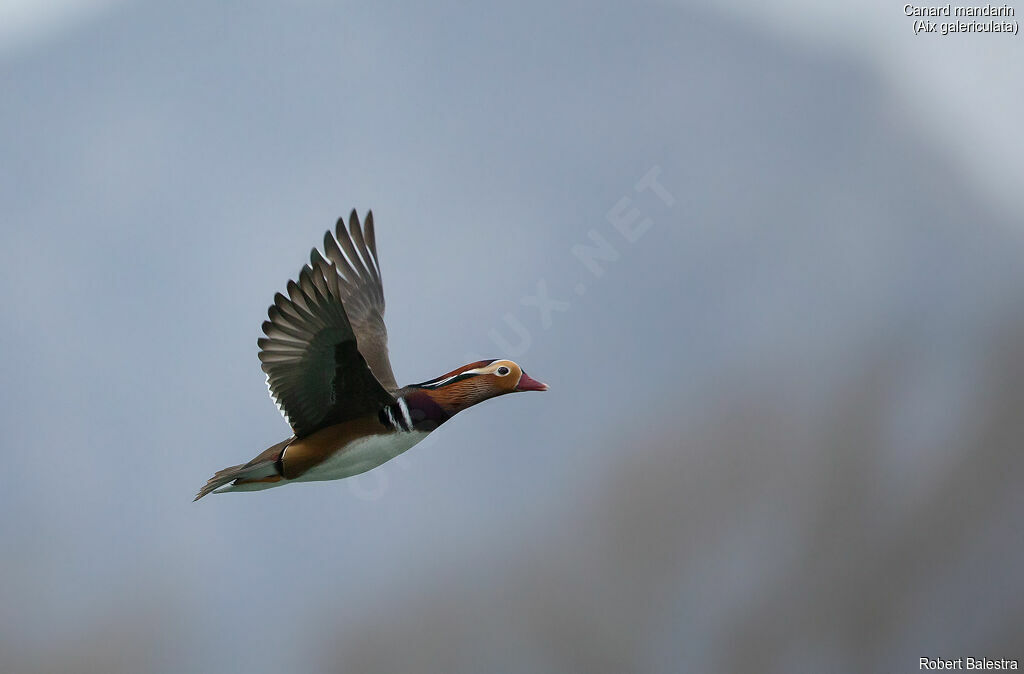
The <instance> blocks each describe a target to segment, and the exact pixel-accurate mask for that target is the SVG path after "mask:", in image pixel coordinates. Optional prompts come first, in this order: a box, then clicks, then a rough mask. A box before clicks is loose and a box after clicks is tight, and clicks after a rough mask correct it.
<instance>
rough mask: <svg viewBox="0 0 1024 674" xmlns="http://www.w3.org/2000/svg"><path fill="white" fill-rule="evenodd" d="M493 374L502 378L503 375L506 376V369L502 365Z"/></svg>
mask: <svg viewBox="0 0 1024 674" xmlns="http://www.w3.org/2000/svg"><path fill="white" fill-rule="evenodd" d="M494 373H495V374H497V375H498V376H499V377H504V376H505V375H507V374H508V368H507V367H505V366H504V365H502V366H501V367H499V368H498V369H497V370H495V371H494Z"/></svg>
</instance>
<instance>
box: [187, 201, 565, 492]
mask: <svg viewBox="0 0 1024 674" xmlns="http://www.w3.org/2000/svg"><path fill="white" fill-rule="evenodd" d="M324 249H325V251H326V255H327V259H329V260H330V262H328V261H327V259H325V258H324V256H323V255H321V254H320V252H319V251H317V250H316V249H313V252H312V253H311V256H310V265H307V266H305V267H303V269H302V271H301V272H300V274H299V281H298V282H297V283H296V282H294V281H289V283H288V297H285V296H284V295H282V294H281V293H278V294H277V295H276V296H275V297H274V305H273V306H271V307H270V309H269V311H268V315H269V318H270V320H269V321H267V322H265V323H264V324H263V331H264V333H265V334H266V337H264V338H261V339H260V340H259V346H260V349H261V350H260V360H261V361H262V363H263V370H264V372H266V373H267V385H268V388H269V389H270V393H271V397H272V398H273V399H274V401H275V402H276V403H277V404H278V408H279V409H280V410H281V412H282V414H283V415H284V416H285V419H286V420H287V421H288V422H289V424H290V425H291V427H292V431H293V434H292V436H291V437H290V438H288V439H286V440H283V441H281V442H279V443H277V444H276V445H273V446H271V447H269V448H267V449H266V450H264V451H263V452H262V453H260V454H259V455H257V456H256V457H255V458H253V459H252V460H251V461H249V462H248V463H245V464H240V465H237V466H230V467H228V468H225V469H223V470H220V471H218V472H217V473H215V474H214V476H213V477H211V478H210V479H209V480H208V481H207V483H206V485H205V486H204V487H203V488H202V489H201V490H200V491H199V493H198V494H197V495H196V500H199V499H200V498H202V497H203V496H206V495H207V494H210V493H222V492H233V491H259V490H263V489H270V488H273V487H279V486H282V485H285V484H289V483H291V482H315V481H324V480H338V479H342V478H346V477H351V476H353V475H358V474H360V473H365V472H366V471H368V470H372V469H373V468H376V467H377V466H380V465H381V464H383V463H386V462H387V461H390V460H391V459H393V458H395V457H396V456H398V455H399V454H401V453H403V452H405V451H407V450H409V449H410V448H412V447H413V446H415V445H416V444H417V443H419V442H421V441H422V440H423V439H424V438H426V437H427V436H428V435H429V434H430V433H432V432H433V431H434V430H436V429H437V428H438V427H439V426H441V425H442V424H443V423H445V422H446V421H448V420H449V419H451V418H452V417H453V416H455V415H456V414H458V413H459V412H461V411H463V410H465V409H468V408H469V407H472V406H473V405H476V404H478V403H480V402H483V401H484V400H487V399H489V398H493V397H496V396H500V395H504V394H506V393H513V392H517V391H544V390H547V385H546V384H542V383H540V382H538V381H536V380H534V379H532V378H531V377H529V376H528V375H527V374H526V373H525V372H523V370H522V369H521V368H520V367H519V366H518V365H517V364H516V363H514V362H513V361H511V360H500V359H495V360H482V361H477V362H475V363H469V364H467V365H463V366H462V367H459V368H457V369H455V370H452V371H451V372H448V373H446V374H444V375H441V376H440V377H437V378H435V379H432V380H430V381H426V382H422V383H420V384H413V385H410V386H405V387H402V388H398V386H397V385H396V384H395V383H394V375H393V374H392V372H391V365H390V362H389V360H388V355H387V331H386V329H385V327H384V321H383V313H384V295H383V289H382V287H381V282H380V266H379V262H378V259H377V251H376V241H375V235H374V231H373V215H372V213H369V214H368V215H367V218H366V227H365V233H364V229H363V227H361V226H360V224H359V221H358V218H357V216H356V214H355V211H353V212H352V215H351V217H350V222H349V229H348V230H346V229H345V226H344V220H339V221H338V225H337V234H336V236H332V234H331V232H327V234H326V235H325V237H324Z"/></svg>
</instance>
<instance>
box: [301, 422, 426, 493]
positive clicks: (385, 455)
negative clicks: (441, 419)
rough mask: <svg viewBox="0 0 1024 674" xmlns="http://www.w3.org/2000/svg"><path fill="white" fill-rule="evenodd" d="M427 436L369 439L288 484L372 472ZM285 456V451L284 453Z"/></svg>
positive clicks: (405, 434)
mask: <svg viewBox="0 0 1024 674" xmlns="http://www.w3.org/2000/svg"><path fill="white" fill-rule="evenodd" d="M427 435H428V434H427V433H421V432H419V431H412V432H411V433H388V434H387V435H371V436H369V437H366V438H362V439H360V440H356V441H354V442H350V443H349V444H348V446H346V447H344V448H343V449H341V450H339V451H337V452H335V453H334V454H333V455H332V456H331V458H329V459H327V460H326V461H324V462H323V463H321V464H320V465H318V466H315V467H313V468H310V469H309V470H308V471H306V472H305V473H303V474H302V476H300V477H298V478H296V479H294V480H291V482H313V481H316V480H340V479H341V478H343V477H352V476H353V475H359V474H360V473H365V472H366V471H368V470H372V469H373V468H376V467H377V466H379V465H381V464H382V463H386V462H388V461H390V460H391V459H393V458H395V457H396V456H398V455H399V454H401V453H402V452H404V451H406V450H407V449H409V448H410V447H412V446H413V445H415V444H416V443H417V442H419V441H420V440H422V439H423V438H425V437H427ZM285 451H286V453H287V450H285Z"/></svg>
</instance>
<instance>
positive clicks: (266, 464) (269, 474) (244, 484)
mask: <svg viewBox="0 0 1024 674" xmlns="http://www.w3.org/2000/svg"><path fill="white" fill-rule="evenodd" d="M291 441H292V438H289V439H288V440H285V441H284V442H279V443H278V444H276V445H274V446H273V447H270V448H269V449H267V450H266V451H264V452H263V453H262V454H260V455H259V456H257V457H256V458H255V459H253V460H252V461H250V462H249V463H242V464H239V465H237V466H228V467H227V468H224V469H223V470H218V471H217V472H216V473H214V474H213V477H211V478H210V479H209V480H207V481H206V484H205V485H203V488H202V489H200V490H199V493H198V494H196V497H195V498H194V499H192V501H193V502H195V501H198V500H199V499H201V498H203V497H204V496H206V495H207V494H211V493H214V492H218V493H220V492H225V491H252V490H254V489H266V488H268V487H272V486H274V484H276V483H277V482H280V481H281V480H283V479H284V478H283V477H282V476H281V455H282V454H283V453H284V448H285V447H287V446H288V443H290V442H291ZM229 482H230V483H231V484H230V485H229V484H228V483H229Z"/></svg>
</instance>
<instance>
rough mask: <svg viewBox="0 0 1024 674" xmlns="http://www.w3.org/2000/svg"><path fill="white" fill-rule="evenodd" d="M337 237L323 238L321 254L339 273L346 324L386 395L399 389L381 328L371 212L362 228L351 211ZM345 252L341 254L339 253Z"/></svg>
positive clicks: (340, 220)
mask: <svg viewBox="0 0 1024 674" xmlns="http://www.w3.org/2000/svg"><path fill="white" fill-rule="evenodd" d="M335 231H336V236H332V235H331V232H330V231H328V232H327V233H326V234H324V253H325V254H326V255H327V258H328V259H329V260H330V261H331V262H333V263H334V266H335V268H336V269H337V271H338V272H339V274H340V276H339V280H338V288H339V289H340V291H341V300H342V302H343V303H344V304H345V311H346V312H347V313H348V319H349V322H350V323H351V324H352V329H353V330H354V331H355V333H356V338H357V339H358V340H359V352H360V353H362V354H363V357H364V358H366V364H367V365H369V366H370V371H371V372H373V374H374V375H375V376H376V377H377V381H379V382H380V383H381V385H382V386H383V387H384V388H386V389H387V390H388V391H395V390H397V389H398V384H397V383H396V382H395V374H394V372H392V371H391V361H390V360H389V359H388V331H387V328H386V327H384V287H383V285H381V280H380V261H379V260H378V258H377V239H376V236H374V232H373V211H368V212H367V213H366V220H365V224H364V227H363V228H362V229H361V228H360V227H359V218H358V217H357V216H356V212H355V211H354V210H353V211H352V214H351V215H350V216H349V221H348V231H346V230H345V220H344V218H338V224H337V226H336V227H335ZM342 251H344V252H342Z"/></svg>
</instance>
